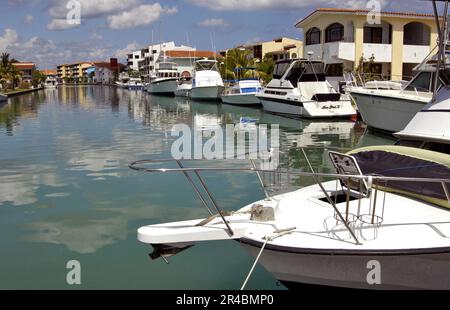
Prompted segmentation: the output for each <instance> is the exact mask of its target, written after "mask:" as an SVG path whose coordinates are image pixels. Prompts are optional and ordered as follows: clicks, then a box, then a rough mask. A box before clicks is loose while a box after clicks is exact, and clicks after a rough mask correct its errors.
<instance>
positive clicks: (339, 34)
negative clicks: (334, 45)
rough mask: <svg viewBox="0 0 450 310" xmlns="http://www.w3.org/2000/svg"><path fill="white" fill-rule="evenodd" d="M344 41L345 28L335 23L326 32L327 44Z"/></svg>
mask: <svg viewBox="0 0 450 310" xmlns="http://www.w3.org/2000/svg"><path fill="white" fill-rule="evenodd" d="M342 40H344V26H343V25H342V24H339V23H334V24H331V25H330V26H328V28H327V29H326V30H325V42H337V41H342Z"/></svg>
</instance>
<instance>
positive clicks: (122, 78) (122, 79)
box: [116, 72, 130, 88]
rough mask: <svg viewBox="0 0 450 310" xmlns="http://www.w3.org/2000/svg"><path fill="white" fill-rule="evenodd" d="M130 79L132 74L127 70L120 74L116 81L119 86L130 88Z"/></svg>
mask: <svg viewBox="0 0 450 310" xmlns="http://www.w3.org/2000/svg"><path fill="white" fill-rule="evenodd" d="M129 81H130V76H129V75H128V73H126V72H122V73H121V74H119V78H118V81H117V82H116V85H117V87H119V88H128V82H129Z"/></svg>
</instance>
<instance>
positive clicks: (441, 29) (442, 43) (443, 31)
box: [432, 0, 449, 102]
mask: <svg viewBox="0 0 450 310" xmlns="http://www.w3.org/2000/svg"><path fill="white" fill-rule="evenodd" d="M432 1H433V12H434V18H435V21H436V27H437V32H438V35H439V42H438V46H439V51H438V60H437V65H436V74H435V77H434V89H433V99H432V102H435V101H436V95H437V90H438V86H437V85H438V83H439V74H440V69H441V66H442V63H444V67H445V65H446V55H445V49H446V43H447V35H448V32H447V26H448V23H447V20H448V4H449V1H448V0H445V4H444V16H443V21H442V25H441V22H440V17H439V13H438V10H437V5H436V0H432Z"/></svg>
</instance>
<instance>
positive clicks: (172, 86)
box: [147, 57, 180, 95]
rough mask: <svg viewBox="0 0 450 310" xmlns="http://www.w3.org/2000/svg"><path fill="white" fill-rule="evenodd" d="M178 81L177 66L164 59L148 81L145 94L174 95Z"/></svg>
mask: <svg viewBox="0 0 450 310" xmlns="http://www.w3.org/2000/svg"><path fill="white" fill-rule="evenodd" d="M179 79H180V73H179V72H178V65H177V64H176V63H174V62H171V61H169V59H167V58H165V57H164V60H163V61H161V62H160V63H159V68H158V69H157V70H156V76H155V77H153V78H151V79H150V82H149V84H148V86H147V92H148V93H150V94H155V95H158V94H159V95H174V93H175V91H176V90H177V87H178V80H179Z"/></svg>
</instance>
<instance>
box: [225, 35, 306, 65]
mask: <svg viewBox="0 0 450 310" xmlns="http://www.w3.org/2000/svg"><path fill="white" fill-rule="evenodd" d="M236 48H240V49H246V50H248V51H250V52H251V56H252V57H253V58H257V59H260V60H263V59H264V58H265V57H266V56H271V57H272V58H273V59H274V60H275V61H278V60H283V59H292V58H301V57H303V42H302V41H300V40H296V39H291V38H286V37H281V38H277V39H274V40H272V41H265V42H256V43H252V44H244V45H240V46H237V47H236ZM226 53H227V51H222V52H221V53H220V54H221V55H222V56H225V55H226Z"/></svg>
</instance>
